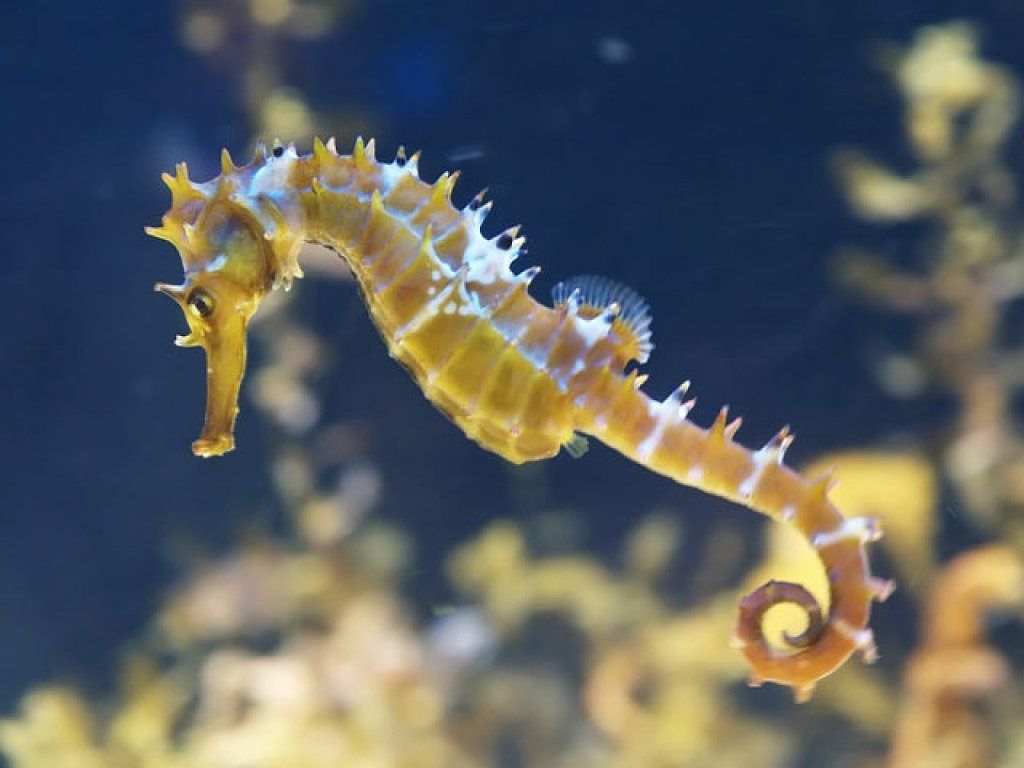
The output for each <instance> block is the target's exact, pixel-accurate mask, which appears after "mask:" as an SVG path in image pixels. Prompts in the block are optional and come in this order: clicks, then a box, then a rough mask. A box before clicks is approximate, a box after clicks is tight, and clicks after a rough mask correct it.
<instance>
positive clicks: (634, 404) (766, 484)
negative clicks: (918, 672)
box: [577, 372, 892, 701]
mask: <svg viewBox="0 0 1024 768" xmlns="http://www.w3.org/2000/svg"><path fill="white" fill-rule="evenodd" d="M638 381H639V380H638V378H637V377H636V375H635V374H632V375H630V376H625V377H622V376H616V375H614V374H611V373H607V372H605V373H602V374H601V375H600V376H598V377H597V379H596V381H593V382H590V384H589V388H588V389H587V391H586V394H585V396H584V397H582V398H581V399H580V400H579V402H580V415H579V417H578V426H577V429H580V430H581V431H584V432H587V433H588V434H591V435H594V436H595V437H597V438H598V439H599V440H601V441H602V442H604V443H606V444H607V445H609V446H610V447H612V448H614V449H615V450H618V451H620V452H621V453H623V454H624V455H625V456H628V457H629V458H631V459H632V460H633V461H636V462H637V463H639V464H643V465H644V466H646V467H648V468H650V469H652V470H653V471H655V472H658V473H659V474H662V475H666V476H668V477H670V478H672V479H673V480H675V481H677V482H679V483H681V484H683V485H689V486H693V487H695V488H699V489H701V490H703V491H706V492H708V493H712V494H715V495H716V496H721V497H722V498H725V499H729V500H730V501H734V502H736V503H738V504H742V505H744V506H746V507H748V508H750V509H752V510H753V511H755V512H760V513H761V514H764V515H767V516H768V517H770V518H772V519H773V520H777V521H779V522H782V523H786V524H789V525H793V526H794V527H796V529H797V530H799V531H800V532H801V533H802V534H803V536H804V537H805V538H806V539H807V541H809V542H810V544H811V545H812V546H813V547H814V548H815V550H816V551H817V553H818V556H819V558H820V559H821V562H822V565H823V567H824V569H825V572H826V574H827V576H828V580H829V586H830V605H829V606H828V611H827V613H826V611H825V608H824V607H823V606H820V605H818V603H817V602H816V601H815V599H814V597H812V596H811V594H810V593H809V592H808V591H807V590H806V589H805V588H804V587H802V586H800V585H798V584H790V583H785V582H777V581H773V582H769V583H768V584H765V585H764V586H762V587H760V588H759V589H757V590H755V591H754V592H753V593H751V594H750V595H748V596H747V597H746V598H745V599H744V600H743V601H742V603H741V605H740V615H739V622H738V625H737V628H736V633H735V636H734V644H735V645H736V646H738V647H739V648H740V649H741V650H742V652H743V654H744V655H745V656H746V657H747V660H748V661H749V663H750V665H751V667H752V669H753V674H752V678H751V683H753V684H760V683H762V682H768V681H770V682H776V683H781V684H782V685H788V686H790V687H792V688H793V690H794V693H795V695H796V697H797V699H798V700H800V701H803V700H805V699H807V697H809V696H810V695H811V692H812V691H813V689H814V683H815V682H816V681H817V680H819V679H821V678H822V677H824V676H826V675H828V674H830V673H831V672H833V671H834V670H835V669H836V668H837V667H839V666H840V665H841V664H842V663H843V662H844V661H845V660H846V659H847V658H848V657H849V656H850V655H851V654H852V653H853V652H854V651H860V653H861V655H862V656H863V657H864V658H865V659H866V660H868V661H871V660H872V659H874V657H875V644H874V638H873V636H872V633H871V630H870V629H868V627H867V624H868V619H869V616H870V612H871V604H872V602H874V601H878V600H883V599H884V598H885V597H886V596H887V595H888V594H889V592H890V591H891V590H892V586H891V585H890V584H889V583H888V582H886V581H882V580H880V579H875V578H872V577H871V574H870V569H869V563H868V557H867V544H868V543H869V542H871V541H874V540H876V539H878V538H879V537H880V536H881V528H880V526H879V525H878V522H877V521H876V520H874V519H873V518H867V517H854V518H845V517H843V515H842V514H841V513H840V512H839V510H838V509H836V507H835V505H834V504H832V502H831V501H829V499H828V491H829V487H830V486H831V484H832V479H831V478H830V477H828V476H825V477H821V478H819V479H817V480H813V481H810V482H809V481H807V480H805V479H804V478H803V477H802V476H801V475H800V474H798V473H797V472H795V471H793V470H792V469H790V468H789V467H788V466H786V465H785V464H784V462H783V459H784V456H785V453H786V449H787V448H788V447H789V445H790V443H791V442H792V440H793V437H792V435H791V434H790V433H789V430H788V429H782V430H780V431H779V432H778V433H777V434H776V435H775V436H773V437H772V438H771V439H770V440H769V441H768V442H767V443H766V444H765V445H764V446H763V447H762V448H760V449H758V450H756V451H751V450H749V449H748V448H745V447H744V446H742V445H740V444H739V443H737V442H735V440H734V439H733V437H734V435H735V434H736V430H737V429H738V427H739V420H738V419H735V420H730V418H729V414H728V409H727V408H723V409H722V410H721V411H720V412H719V414H718V418H717V419H715V422H714V424H712V425H711V427H710V428H708V429H701V428H700V427H698V426H696V425H694V424H693V423H691V422H690V421H689V420H688V418H687V416H688V414H689V412H690V409H691V408H692V406H693V401H686V402H684V400H683V398H684V395H685V393H686V391H687V385H686V384H684V385H682V386H680V387H679V388H678V389H676V390H675V391H674V392H672V393H671V394H670V395H669V396H668V397H666V398H665V399H664V400H663V401H657V400H652V399H650V398H649V397H648V396H647V395H646V394H644V393H643V392H641V391H639V390H638V389H637V387H636V385H637V383H638ZM781 603H792V604H795V605H797V606H798V607H800V608H801V609H803V611H804V613H805V614H806V615H807V628H806V629H805V630H804V631H803V632H801V633H800V634H799V635H796V636H790V637H787V638H785V640H786V644H787V645H788V647H784V648H779V647H777V646H776V645H774V644H772V643H771V642H769V640H768V639H767V638H766V637H765V634H764V630H763V626H762V625H763V618H764V616H765V614H766V613H767V611H768V610H769V609H770V608H772V607H773V606H775V605H779V604H781Z"/></svg>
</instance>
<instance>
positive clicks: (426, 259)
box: [147, 139, 891, 698]
mask: <svg viewBox="0 0 1024 768" xmlns="http://www.w3.org/2000/svg"><path fill="white" fill-rule="evenodd" d="M418 160H419V155H418V154H414V155H412V156H411V157H408V156H407V155H406V154H405V152H404V150H402V149H400V150H399V152H398V154H397V156H396V158H395V160H394V161H393V162H391V163H381V162H378V161H377V159H376V157H375V153H374V143H373V141H370V142H369V143H368V144H364V143H363V141H362V140H361V139H360V140H357V141H356V144H355V148H354V150H353V152H352V154H351V155H348V156H342V155H338V153H337V151H336V149H335V146H334V142H333V140H331V141H329V142H327V143H326V144H324V143H322V142H321V141H320V140H316V141H315V142H314V145H313V152H312V154H311V155H307V156H301V157H300V156H299V154H298V153H297V152H296V150H295V148H294V146H289V147H284V146H283V145H281V144H280V143H276V144H275V145H274V147H273V150H272V151H271V152H270V153H267V152H266V151H265V150H263V149H260V150H258V151H257V153H256V156H255V157H254V159H253V161H252V162H251V163H250V164H249V165H247V166H244V167H241V168H239V167H236V166H235V164H234V163H233V162H232V160H231V158H230V156H229V155H228V153H227V151H226V150H225V151H224V152H223V154H222V169H221V174H220V175H219V176H218V177H217V178H215V179H213V180H211V181H209V182H206V183H204V184H195V183H193V182H191V181H190V180H189V179H188V175H187V172H186V169H185V166H184V164H181V165H179V166H178V168H177V174H176V176H174V177H171V176H168V175H165V176H164V180H165V182H166V183H167V184H168V186H169V187H170V188H171V191H172V195H173V201H172V206H171V209H170V210H169V211H168V212H167V213H166V214H165V215H164V219H163V224H162V226H161V227H159V228H155V229H149V230H147V231H148V232H149V233H150V234H152V235H154V236H156V237H160V238H163V239H166V240H169V241H170V242H171V243H173V244H174V245H175V247H176V248H177V249H178V251H179V253H180V254H181V258H182V264H183V266H184V269H185V281H184V282H183V283H182V284H181V285H179V286H168V285H165V284H158V285H157V286H156V287H157V289H158V290H160V291H163V292H165V293H167V294H169V295H170V296H171V297H172V298H174V299H175V300H176V301H177V302H178V303H179V304H180V305H181V307H182V309H183V311H184V312H185V316H186V319H187V321H188V324H189V329H190V332H189V334H188V335H186V336H179V337H178V338H177V340H176V343H178V344H180V345H183V346H202V347H203V348H204V350H205V351H206V354H207V363H208V374H207V410H206V423H205V425H204V428H203V432H202V434H201V436H200V438H199V439H198V440H197V441H196V442H195V443H194V444H193V451H194V452H195V453H196V454H198V455H201V456H211V455H218V454H221V453H224V452H225V451H228V450H231V448H232V447H233V445H234V439H233V427H234V422H235V417H236V414H237V410H238V409H237V398H238V389H239V386H240V382H241V380H242V375H243V373H244V368H245V347H246V343H245V334H246V329H247V325H248V322H249V319H250V318H251V317H252V314H253V312H255V310H256V308H257V307H258V305H259V303H260V301H261V300H262V298H263V297H264V295H266V293H267V292H269V291H271V290H273V289H274V288H277V287H284V288H287V287H288V286H289V285H290V284H291V281H292V280H293V279H294V278H296V277H301V275H302V272H301V270H300V268H299V265H298V262H297V254H298V250H299V247H300V246H301V244H302V243H303V242H304V241H315V242H319V243H323V244H325V245H327V246H328V247H330V248H332V249H334V250H335V251H337V252H338V253H339V254H340V255H341V257H342V258H344V260H345V261H346V262H347V264H348V265H349V267H350V268H351V269H352V272H353V274H354V275H355V277H356V280H357V282H358V284H359V288H360V291H361V294H362V296H363V298H364V300H365V302H366V305H367V308H368V309H369V312H370V316H371V317H372V319H373V321H374V324H375V325H376V327H377V329H378V330H379V331H380V334H381V336H382V338H383V339H384V340H385V342H386V344H387V345H388V350H389V352H390V354H391V355H392V356H393V357H394V358H395V359H396V360H398V361H399V362H400V363H401V364H402V365H403V366H404V367H405V368H406V369H407V370H408V371H409V372H410V374H411V375H412V376H413V377H414V378H415V380H416V381H417V383H418V384H419V385H420V387H421V388H422V390H423V392H424V394H425V395H426V397H427V398H428V399H429V400H430V401H431V402H433V403H434V404H435V405H436V406H437V407H438V408H439V409H440V410H441V411H442V412H443V413H445V414H446V415H447V416H448V417H449V418H450V419H451V420H452V421H454V422H455V423H456V424H457V425H458V426H459V427H460V428H461V429H462V430H463V431H464V432H465V433H466V434H467V435H468V436H469V437H471V438H472V439H473V440H475V441H476V442H477V443H479V444H480V445H481V446H482V447H484V448H486V449H488V450H491V451H494V452H495V453H498V454H499V455H501V456H503V457H504V458H506V459H508V460H509V461H513V462H523V461H530V460H535V459H541V458H546V457H549V456H553V455H554V454H556V453H557V452H558V451H559V450H560V449H561V448H565V449H566V450H567V451H568V452H570V453H571V454H572V455H581V454H582V452H583V451H584V450H585V447H586V439H585V437H584V435H590V436H593V437H595V438H597V439H598V440H600V441H601V442H603V443H605V444H607V445H609V446H610V447H612V448H614V449H615V450H617V451H619V452H621V453H622V454H624V455H625V456H627V457H629V458H631V459H633V460H634V461H637V462H639V463H641V464H644V465H645V466H647V467H649V468H651V469H652V470H654V471H655V472H658V473H660V474H664V475H667V476H669V477H671V478H673V479H675V480H676V481H678V482H680V483H683V484H686V485H691V486H695V487H697V488H700V489H703V490H705V491H708V492H710V493H713V494H716V495H719V496H722V497H724V498H727V499H730V500H733V501H737V502H739V503H742V504H744V505H746V506H748V507H750V508H752V509H755V510H757V511H760V512H762V513H764V514H767V515H769V516H771V517H773V518H775V519H778V520H782V521H784V522H788V523H790V524H792V525H794V526H796V527H797V528H798V529H799V530H801V531H802V532H803V533H804V535H805V536H807V538H808V540H809V541H810V542H811V543H812V545H813V546H814V547H815V548H816V549H817V551H818V553H819V555H820V557H821V559H822V562H823V564H824V566H825V569H826V571H827V573H828V576H829V579H830V583H831V585H832V601H831V606H830V610H829V613H828V616H827V618H825V617H823V615H822V610H821V608H820V607H819V606H818V605H817V603H816V602H815V601H814V598H813V597H811V596H810V594H809V593H808V592H807V590H806V589H804V588H803V587H801V586H799V585H796V584H785V583H776V582H771V583H769V584H767V585H765V586H764V587H762V588H761V589H759V590H757V591H755V592H754V593H753V594H752V595H749V596H748V597H747V598H745V599H744V601H743V603H742V604H741V607H740V622H739V625H738V628H737V634H736V642H737V644H738V645H739V647H741V648H742V650H743V653H744V654H745V655H746V656H747V658H748V660H749V661H750V663H751V665H752V666H753V668H754V670H755V673H754V677H753V680H755V681H760V680H772V681H776V682H780V683H783V684H786V685H789V686H792V687H793V689H794V690H795V692H796V694H797V696H798V697H799V698H805V697H806V696H808V695H810V692H811V690H812V689H813V686H814V683H815V681H817V680H818V679H819V678H821V677H823V676H824V675H826V674H828V673H829V672H831V671H832V670H834V669H835V668H836V667H837V666H839V664H841V663H842V662H843V661H844V660H845V659H846V658H847V657H848V656H849V655H850V654H851V653H852V652H853V651H855V650H859V651H860V652H861V653H862V655H863V656H864V657H865V658H866V659H869V660H870V659H872V658H873V657H874V642H873V638H872V635H871V631H870V630H869V629H867V621H868V617H869V613H870V606H871V603H872V601H874V600H881V599H884V597H885V596H886V595H887V594H888V592H889V590H890V589H891V586H890V585H889V584H888V583H887V582H882V581H879V580H877V579H873V578H871V576H870V573H869V569H868V563H867V556H866V552H865V544H866V542H868V541H871V540H873V539H876V538H877V537H878V536H879V535H880V531H879V529H878V527H877V525H876V523H875V521H873V520H871V519H867V518H852V519H845V518H844V517H843V516H842V515H841V514H840V513H839V511H838V510H837V509H836V508H835V507H834V506H833V505H832V504H831V502H830V501H829V500H828V495H827V494H828V487H829V479H828V478H821V479H819V480H816V481H813V482H807V481H805V480H804V479H803V478H802V477H800V476H799V475H798V474H797V473H795V472H794V471H793V470H791V469H789V468H788V467H786V466H785V465H784V464H783V458H784V455H785V451H786V448H787V447H788V446H789V444H790V442H791V441H792V436H791V435H790V434H789V432H788V430H786V429H783V430H781V431H780V432H779V433H778V434H777V435H776V436H775V437H773V438H772V439H771V440H769V442H768V443H767V444H766V445H765V446H764V447H763V448H761V449H759V450H757V451H749V450H747V449H746V448H744V447H743V446H741V445H739V444H737V443H736V442H735V441H734V440H733V437H734V435H735V433H736V430H737V429H738V428H739V419H737V420H735V421H732V422H730V421H729V419H728V412H727V409H725V408H723V409H722V411H721V413H720V414H719V417H718V419H716V421H715V423H714V424H713V425H712V427H711V428H710V429H707V430H704V429H701V428H699V427H697V426H696V425H694V424H693V423H691V422H690V421H689V420H688V419H687V416H688V414H689V412H690V409H691V408H692V405H693V401H692V400H691V401H688V402H684V396H685V394H686V391H687V388H688V383H687V384H684V385H682V386H680V387H679V388H677V389H676V390H675V391H673V392H672V393H671V394H670V395H669V396H668V397H667V398H665V400H663V401H657V400H653V399H651V398H650V397H649V396H647V395H646V394H645V393H644V392H643V391H641V389H640V386H641V385H642V383H643V381H644V380H645V379H646V377H645V376H641V375H638V373H637V371H636V370H635V369H633V370H631V371H629V372H628V373H627V372H626V367H627V364H628V363H629V362H630V361H634V360H635V361H637V362H639V363H643V362H645V361H646V360H647V358H648V355H649V354H650V351H651V349H652V343H651V332H650V325H651V315H650V312H649V309H648V307H647V304H646V302H644V301H643V300H642V299H641V298H640V297H639V295H637V294H636V292H635V291H633V290H631V289H629V288H626V287H624V286H621V285H619V284H618V283H616V282H614V281H612V280H609V279H608V278H604V277H599V276H593V275H585V276H580V277H576V278H571V279H569V280H566V281H564V282H563V283H560V284H559V285H558V286H556V287H555V289H554V306H553V307H548V306H545V305H543V304H540V303H539V302H537V301H536V300H534V299H533V297H531V296H530V294H529V292H528V286H529V284H530V282H531V281H532V280H533V278H534V277H535V276H536V274H537V272H538V271H539V268H537V267H531V268H528V269H526V270H524V271H522V272H520V273H518V274H516V273H514V272H513V271H512V264H513V262H514V261H515V260H516V258H517V256H519V255H520V253H521V252H522V246H523V243H524V239H523V238H522V237H521V236H520V235H519V227H512V228H510V229H508V230H506V231H504V232H502V233H500V234H498V235H496V236H494V237H491V238H486V237H485V236H484V235H483V234H482V232H481V225H482V223H483V221H484V219H485V218H486V216H487V214H488V212H489V211H490V209H491V203H490V202H485V201H484V197H483V195H482V194H480V195H477V196H476V197H474V198H473V199H472V200H470V202H469V203H468V204H467V205H466V206H465V207H463V208H461V209H459V208H456V207H455V206H454V205H453V204H452V201H451V194H452V189H453V186H454V184H455V181H456V179H457V177H458V174H457V173H452V174H448V173H445V174H442V175H441V177H440V178H439V179H438V180H437V181H436V182H434V183H433V184H427V183H424V182H423V181H421V180H420V178H419V173H418ZM780 602H793V603H796V604H798V605H800V606H801V607H803V608H804V609H805V611H806V612H807V615H808V627H807V629H806V631H805V632H804V633H803V634H801V635H800V636H798V637H794V638H789V641H790V645H791V647H790V648H787V649H778V648H774V647H772V646H771V645H770V644H769V643H768V642H767V641H766V639H765V638H764V635H763V631H762V628H761V620H762V617H763V615H764V613H765V611H767V609H768V608H770V607H771V606H773V605H775V604H777V603H780Z"/></svg>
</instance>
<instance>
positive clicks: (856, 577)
mask: <svg viewBox="0 0 1024 768" xmlns="http://www.w3.org/2000/svg"><path fill="white" fill-rule="evenodd" d="M828 484H829V480H828V479H827V478H823V479H821V480H819V481H817V482H815V483H813V484H811V485H810V486H809V488H808V490H807V492H806V493H805V494H804V500H803V503H801V504H796V505H787V506H784V507H782V508H781V510H780V511H779V513H778V514H774V513H773V510H770V509H769V510H765V509H762V510H761V511H763V512H766V514H769V515H770V516H771V517H779V518H781V519H782V520H784V521H786V522H790V523H792V524H794V525H795V526H796V527H797V528H798V529H799V530H800V531H801V532H802V533H804V535H805V536H806V537H807V539H808V541H810V543H811V545H812V546H813V547H814V549H815V550H816V551H817V553H818V556H819V558H820V559H821V562H822V565H823V567H824V569H825V573H826V574H827V576H828V581H829V588H830V606H829V611H828V614H827V616H826V615H825V613H824V611H823V609H822V606H820V605H819V604H818V601H817V600H816V599H815V598H814V596H813V595H812V594H811V593H810V592H809V591H808V590H807V589H806V588H805V587H804V586H802V585H800V584H794V583H791V582H785V581H774V580H773V581H769V582H767V583H766V584H763V585H762V586H760V587H759V588H757V589H755V590H754V591H753V592H751V593H750V594H748V595H747V596H746V597H744V598H743V600H742V601H741V602H740V606H739V617H738V620H737V624H736V632H735V634H734V637H733V643H734V645H735V646H736V647H738V648H739V649H740V650H741V652H742V653H743V655H744V656H745V657H746V658H747V661H748V663H749V664H750V666H751V668H752V669H753V672H752V674H751V678H750V683H751V684H752V685H760V684H761V683H763V682H775V683H780V684H782V685H787V686H789V687H791V688H792V689H793V693H794V696H795V697H796V700H797V701H801V702H802V701H806V700H807V699H808V698H810V696H811V694H812V693H813V691H814V686H815V683H816V682H817V681H818V680H820V679H821V678H823V677H825V676H826V675H829V674H831V673H832V672H833V671H835V670H836V669H837V668H838V667H839V666H840V665H842V664H843V662H845V661H846V660H847V659H848V658H849V657H850V655H852V654H853V653H854V652H857V653H859V654H860V655H861V657H862V658H863V659H864V661H865V662H867V663H871V662H873V661H875V659H876V658H877V651H876V648H875V641H874V635H873V633H872V631H871V629H869V628H868V626H867V624H868V619H869V616H870V612H871V604H872V602H875V601H882V600H885V599H886V598H887V597H888V596H889V594H890V593H891V592H892V589H893V586H892V583H891V582H889V581H885V580H883V579H876V578H873V577H872V576H871V575H870V573H869V569H868V562H867V554H866V544H867V543H868V542H871V541H875V540H877V539H878V538H880V537H881V528H880V527H879V525H878V521H877V520H876V519H875V518H870V517H854V518H845V517H843V516H842V515H841V514H840V512H839V511H838V510H837V509H836V508H835V507H834V506H833V505H832V504H831V502H829V501H828V498H827V489H828ZM755 508H756V507H755ZM787 603H788V604H791V605H795V606H797V607H798V608H800V609H801V610H802V611H803V613H804V614H805V616H806V620H807V624H806V627H805V628H804V630H803V631H802V632H801V633H799V634H797V635H790V634H788V633H783V640H784V641H785V647H782V648H780V647H778V646H777V645H776V644H775V643H773V642H771V641H769V639H768V638H767V637H766V636H765V631H764V617H765V615H766V614H767V612H768V611H769V610H770V609H771V608H773V607H775V606H777V605H782V604H787Z"/></svg>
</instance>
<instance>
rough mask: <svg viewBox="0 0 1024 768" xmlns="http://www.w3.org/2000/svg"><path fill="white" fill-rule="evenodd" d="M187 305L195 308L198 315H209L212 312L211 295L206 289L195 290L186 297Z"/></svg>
mask: <svg viewBox="0 0 1024 768" xmlns="http://www.w3.org/2000/svg"><path fill="white" fill-rule="evenodd" d="M188 305H189V306H190V307H192V309H193V310H195V312H196V314H198V315H199V316H200V317H209V316H210V315H212V314H213V297H212V296H210V294H208V293H207V292H206V291H203V290H195V291H193V292H192V295H191V296H189V297H188Z"/></svg>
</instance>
